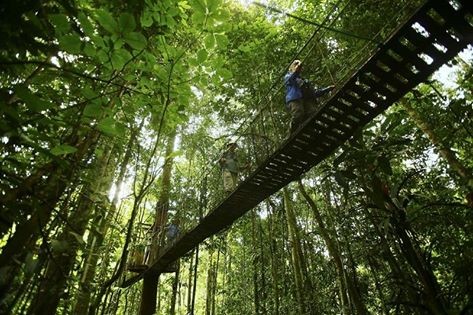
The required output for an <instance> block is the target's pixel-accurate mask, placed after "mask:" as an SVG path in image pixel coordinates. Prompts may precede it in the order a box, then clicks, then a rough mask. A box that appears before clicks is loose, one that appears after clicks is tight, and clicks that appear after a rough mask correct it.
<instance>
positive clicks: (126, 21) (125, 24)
mask: <svg viewBox="0 0 473 315" xmlns="http://www.w3.org/2000/svg"><path fill="white" fill-rule="evenodd" d="M119 24H120V29H121V31H122V32H124V33H129V32H133V31H134V30H135V27H136V23H135V18H134V17H133V15H131V14H130V13H122V14H120V18H119Z"/></svg>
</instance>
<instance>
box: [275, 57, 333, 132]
mask: <svg viewBox="0 0 473 315" xmlns="http://www.w3.org/2000/svg"><path fill="white" fill-rule="evenodd" d="M301 72H302V62H301V61H300V60H294V61H293V62H292V64H291V65H290V66H289V70H288V72H287V73H286V75H285V76H284V85H285V86H286V109H288V110H289V111H290V113H291V123H290V127H289V134H292V133H294V132H295V131H296V130H297V128H299V126H300V125H301V124H302V123H303V122H304V121H305V120H306V119H307V118H308V117H309V116H310V114H311V113H312V111H313V107H314V102H315V101H316V98H318V97H321V96H323V95H325V94H327V93H328V92H330V91H331V90H333V88H334V87H335V86H334V85H330V86H328V87H325V88H322V89H315V88H314V87H313V86H312V84H311V83H310V82H309V81H308V80H304V79H303V78H302V77H301Z"/></svg>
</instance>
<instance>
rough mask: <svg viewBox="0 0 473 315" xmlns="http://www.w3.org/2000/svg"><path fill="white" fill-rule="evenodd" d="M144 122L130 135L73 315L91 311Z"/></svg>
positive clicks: (90, 254) (93, 245)
mask: <svg viewBox="0 0 473 315" xmlns="http://www.w3.org/2000/svg"><path fill="white" fill-rule="evenodd" d="M143 123H144V120H142V122H141V124H140V126H139V128H138V129H134V130H133V131H132V134H131V135H130V139H129V141H128V144H127V147H126V152H125V156H124V158H123V161H122V163H121V166H120V171H119V175H118V178H117V179H116V181H115V183H116V190H115V194H114V196H113V199H112V203H111V205H110V208H109V211H108V212H107V214H106V215H105V217H102V219H101V220H100V222H99V224H98V226H99V228H98V233H97V234H96V235H95V236H94V237H93V240H92V242H91V244H92V246H91V247H90V249H89V254H88V257H87V259H86V261H85V262H84V266H83V268H82V276H81V279H80V281H79V289H78V292H77V297H76V302H75V306H74V309H73V314H75V315H82V314H86V313H87V310H88V309H89V305H90V299H91V294H92V292H93V288H92V283H93V281H94V278H95V274H96V269H97V262H98V259H99V257H100V255H99V251H100V249H101V247H102V245H103V241H104V239H105V235H107V231H108V227H109V226H110V223H111V222H112V219H113V217H114V216H115V214H116V209H117V205H118V199H119V195H120V191H121V185H122V183H123V181H124V179H125V175H126V170H127V167H128V163H129V161H130V158H131V154H132V150H133V146H134V144H135V141H136V136H137V133H138V132H139V131H141V129H142V127H143Z"/></svg>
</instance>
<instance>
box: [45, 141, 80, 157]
mask: <svg viewBox="0 0 473 315" xmlns="http://www.w3.org/2000/svg"><path fill="white" fill-rule="evenodd" d="M76 151H77V148H75V147H73V146H70V145H67V144H60V145H57V146H55V147H54V148H52V149H51V151H50V152H51V154H52V155H55V156H59V155H67V154H71V153H74V152H76Z"/></svg>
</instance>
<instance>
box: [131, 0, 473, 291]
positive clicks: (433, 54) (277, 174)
mask: <svg viewBox="0 0 473 315" xmlns="http://www.w3.org/2000/svg"><path fill="white" fill-rule="evenodd" d="M472 14H473V1H471V0H456V1H447V0H431V1H427V2H426V3H425V4H424V5H423V6H422V7H420V8H419V9H418V10H417V11H416V12H415V13H414V14H413V15H412V16H411V17H410V18H409V19H408V20H407V21H405V23H403V25H401V26H400V27H399V28H397V29H396V30H395V32H394V33H393V34H392V35H391V36H390V37H389V38H388V39H387V40H386V41H385V42H384V44H382V45H379V46H378V47H377V48H376V50H375V51H374V53H373V54H372V55H371V57H369V58H368V59H367V60H366V61H365V62H364V63H363V64H362V65H361V66H360V67H359V68H358V70H357V71H355V72H354V73H353V74H352V75H351V76H350V77H348V78H347V79H346V80H345V81H344V82H343V83H342V84H339V85H338V86H337V88H336V90H335V91H333V92H332V94H331V96H330V97H329V98H328V99H327V100H326V101H325V102H324V103H323V104H322V105H321V107H320V108H319V110H318V111H317V112H315V113H314V114H313V115H312V116H311V117H310V119H308V120H307V122H306V123H305V124H304V125H303V126H301V128H299V130H298V131H297V132H296V133H295V134H293V135H292V136H291V138H289V139H287V140H285V141H284V142H283V143H282V144H281V145H280V147H279V148H278V149H276V151H275V152H273V153H272V154H270V155H269V156H268V157H267V158H266V159H265V160H264V161H262V163H260V164H259V166H258V167H257V168H256V170H255V171H254V172H252V174H251V175H249V176H248V177H247V178H246V179H245V180H244V181H243V182H241V183H240V185H239V186H238V187H237V189H236V190H235V191H234V192H233V193H232V194H231V195H229V196H227V197H226V198H225V199H224V200H223V201H221V202H220V203H219V204H217V205H216V206H215V207H214V209H213V210H212V211H211V212H209V213H208V214H207V215H206V216H205V217H204V218H203V219H202V220H201V221H200V222H199V224H198V225H197V226H195V227H194V228H192V229H191V230H189V231H188V232H186V233H185V234H183V235H181V236H180V237H179V238H178V239H177V240H176V242H174V243H173V244H172V245H171V246H168V247H166V248H164V249H162V250H161V251H160V253H159V257H158V259H157V260H156V261H155V262H154V263H153V264H152V265H151V266H150V267H149V268H148V269H146V270H145V271H143V272H141V273H140V274H138V275H136V276H134V277H132V278H130V279H128V280H125V281H124V282H123V283H122V287H128V286H130V285H132V284H133V283H135V282H136V281H139V280H140V279H142V278H143V277H144V276H145V275H146V273H148V272H157V273H162V272H164V271H165V270H166V267H167V266H168V265H169V264H170V263H172V262H173V261H175V260H177V259H178V258H180V257H182V256H183V255H185V254H186V253H187V252H188V251H190V250H191V249H193V248H194V247H196V246H197V245H198V244H199V243H201V242H202V241H204V240H205V239H206V238H208V237H210V236H212V235H215V234H216V233H218V232H219V231H221V230H223V229H225V228H226V227H228V226H230V225H231V224H232V223H233V222H235V221H236V220H237V219H238V218H240V217H241V216H242V215H244V214H245V213H246V212H247V211H249V210H251V209H252V208H254V207H255V206H257V205H258V204H259V203H260V202H261V201H263V200H264V199H266V198H268V197H269V196H270V195H271V194H273V193H275V192H277V191H278V190H280V189H281V188H283V187H284V186H286V185H287V184H289V183H290V182H291V181H294V180H296V179H298V178H299V177H300V176H301V175H302V174H304V173H305V172H307V171H308V170H309V169H311V168H312V167H314V166H315V165H317V164H318V163H320V162H321V161H322V160H324V159H325V158H326V157H327V156H329V155H330V154H331V153H333V152H334V150H335V149H337V148H338V147H339V146H340V145H342V144H343V143H344V142H345V141H346V140H347V139H349V138H350V137H351V136H353V134H354V133H355V131H356V130H359V129H360V128H362V127H363V126H364V125H366V124H367V123H368V122H370V121H371V120H373V118H375V117H376V116H377V115H378V114H380V113H381V112H383V111H384V110H386V109H387V108H388V107H389V106H390V105H392V104H393V103H394V102H396V101H397V100H399V99H400V98H401V97H402V96H404V95H405V94H406V93H407V92H409V91H410V90H412V89H413V88H414V87H415V86H417V85H418V84H419V83H421V82H422V81H425V80H426V79H427V78H428V77H429V76H430V75H431V74H432V73H433V72H434V71H436V70H437V69H439V68H440V67H441V66H442V65H444V64H445V63H446V62H448V61H449V60H451V59H452V58H453V57H455V56H456V55H457V54H458V53H459V52H460V51H461V50H462V49H464V48H465V47H466V46H467V45H468V44H470V43H472V42H473V16H472Z"/></svg>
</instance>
